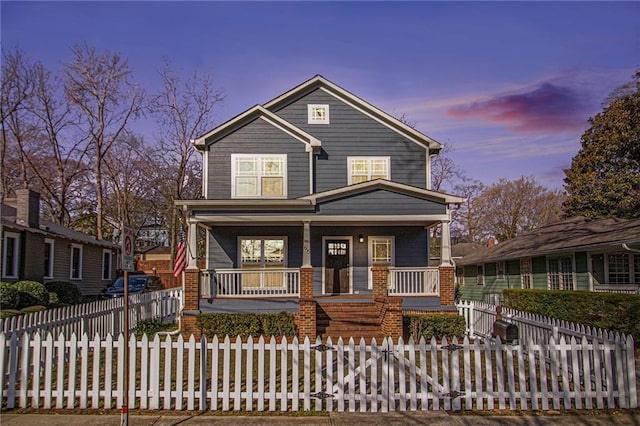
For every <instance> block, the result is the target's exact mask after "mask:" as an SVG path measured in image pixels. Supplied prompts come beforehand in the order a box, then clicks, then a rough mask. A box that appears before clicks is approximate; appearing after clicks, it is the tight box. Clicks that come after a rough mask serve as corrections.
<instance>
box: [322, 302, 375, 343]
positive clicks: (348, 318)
mask: <svg viewBox="0 0 640 426" xmlns="http://www.w3.org/2000/svg"><path fill="white" fill-rule="evenodd" d="M316 332H317V335H318V336H320V337H321V338H322V339H323V341H326V339H327V338H328V337H331V340H332V341H333V342H337V340H338V338H339V337H342V340H343V341H344V342H348V341H349V338H350V337H353V338H354V341H355V342H356V344H357V343H359V342H360V338H364V339H365V341H366V342H367V343H370V342H371V339H372V338H374V337H375V338H376V340H377V341H378V342H380V341H381V339H382V338H383V337H384V336H383V333H382V325H381V312H380V306H379V305H377V304H376V303H375V302H373V301H371V302H361V301H358V302H355V301H354V302H350V301H344V302H318V303H317V308H316Z"/></svg>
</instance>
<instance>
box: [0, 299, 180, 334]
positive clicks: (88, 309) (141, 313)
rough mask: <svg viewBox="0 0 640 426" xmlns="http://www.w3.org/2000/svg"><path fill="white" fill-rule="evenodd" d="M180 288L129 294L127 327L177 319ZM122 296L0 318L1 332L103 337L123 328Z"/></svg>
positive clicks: (132, 327)
mask: <svg viewBox="0 0 640 426" xmlns="http://www.w3.org/2000/svg"><path fill="white" fill-rule="evenodd" d="M181 299H182V289H181V288H179V287H178V288H174V289H169V290H160V291H154V292H149V293H140V294H132V295H130V296H129V325H130V328H131V330H133V329H134V328H135V327H136V324H137V323H138V321H141V320H147V319H162V321H163V322H167V323H172V322H177V320H178V316H179V314H180V309H181ZM123 329H124V298H122V297H119V298H115V299H109V300H99V301H95V302H90V303H82V304H79V305H73V306H66V307H63V308H56V309H48V310H46V311H40V312H33V313H30V314H23V315H16V316H13V317H9V318H5V319H0V331H1V332H4V333H7V334H8V333H12V332H15V333H18V334H22V333H24V332H28V333H31V332H36V331H38V332H41V333H45V332H51V333H52V334H53V335H55V336H57V335H58V334H61V333H64V334H65V335H66V336H70V335H71V334H73V333H75V334H76V335H78V336H80V335H82V334H85V333H86V334H87V335H89V336H95V335H96V334H97V335H98V336H100V337H103V338H104V337H106V336H107V335H109V334H111V335H117V334H119V333H120V332H122V331H124V330H123Z"/></svg>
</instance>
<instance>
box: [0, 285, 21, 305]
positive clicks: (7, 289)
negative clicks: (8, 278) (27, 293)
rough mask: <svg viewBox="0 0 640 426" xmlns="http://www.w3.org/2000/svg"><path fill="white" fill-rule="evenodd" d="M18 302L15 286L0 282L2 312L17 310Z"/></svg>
mask: <svg viewBox="0 0 640 426" xmlns="http://www.w3.org/2000/svg"><path fill="white" fill-rule="evenodd" d="M19 300H20V299H19V296H18V290H17V289H16V286H15V284H10V283H4V282H0V308H2V310H3V311H4V310H9V309H17V307H18V302H19Z"/></svg>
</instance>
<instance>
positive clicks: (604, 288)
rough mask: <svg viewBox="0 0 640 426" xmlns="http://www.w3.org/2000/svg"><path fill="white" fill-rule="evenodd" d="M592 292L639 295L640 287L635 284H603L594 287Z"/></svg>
mask: <svg viewBox="0 0 640 426" xmlns="http://www.w3.org/2000/svg"><path fill="white" fill-rule="evenodd" d="M593 291H595V292H596V293H629V294H640V286H638V285H637V284H605V285H594V286H593Z"/></svg>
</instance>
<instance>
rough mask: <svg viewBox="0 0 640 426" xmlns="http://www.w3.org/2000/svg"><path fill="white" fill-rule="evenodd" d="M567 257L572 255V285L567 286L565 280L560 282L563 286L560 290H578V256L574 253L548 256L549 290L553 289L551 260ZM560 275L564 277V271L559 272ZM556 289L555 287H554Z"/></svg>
mask: <svg viewBox="0 0 640 426" xmlns="http://www.w3.org/2000/svg"><path fill="white" fill-rule="evenodd" d="M565 257H570V258H571V286H567V285H565V283H564V281H562V282H561V283H560V286H561V287H562V288H560V290H574V291H575V290H576V286H577V280H576V257H575V256H574V255H573V253H571V254H564V255H563V254H560V255H557V256H547V290H552V288H551V271H550V268H549V262H550V261H552V260H557V259H561V258H565ZM559 274H560V277H561V278H562V272H559ZM553 290H555V289H553Z"/></svg>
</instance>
